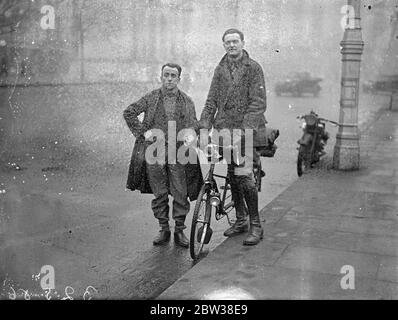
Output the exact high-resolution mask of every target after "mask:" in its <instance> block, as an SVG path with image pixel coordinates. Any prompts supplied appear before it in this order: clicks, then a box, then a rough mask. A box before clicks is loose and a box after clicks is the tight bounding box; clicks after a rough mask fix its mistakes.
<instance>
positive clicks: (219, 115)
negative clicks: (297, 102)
mask: <svg viewBox="0 0 398 320" xmlns="http://www.w3.org/2000/svg"><path fill="white" fill-rule="evenodd" d="M227 59H228V56H227V55H224V57H223V58H222V59H221V61H220V63H219V64H218V66H217V67H216V69H215V71H214V76H213V79H212V82H211V85H210V90H209V93H208V96H207V100H206V103H205V107H204V109H203V111H202V114H201V117H200V123H201V126H202V127H205V128H210V127H211V126H214V128H216V129H218V130H221V129H242V130H244V129H253V134H254V146H260V145H262V143H263V138H262V136H263V132H264V131H265V124H266V123H267V121H266V120H265V116H264V112H265V110H266V107H267V101H266V90H265V81H264V74H263V70H262V68H261V66H260V65H259V64H258V63H257V62H256V61H254V60H253V59H251V58H250V57H249V54H248V53H247V51H245V50H243V57H242V61H241V65H242V66H241V67H240V68H238V71H237V72H236V74H235V76H234V77H232V76H231V72H230V70H229V68H228V60H227Z"/></svg>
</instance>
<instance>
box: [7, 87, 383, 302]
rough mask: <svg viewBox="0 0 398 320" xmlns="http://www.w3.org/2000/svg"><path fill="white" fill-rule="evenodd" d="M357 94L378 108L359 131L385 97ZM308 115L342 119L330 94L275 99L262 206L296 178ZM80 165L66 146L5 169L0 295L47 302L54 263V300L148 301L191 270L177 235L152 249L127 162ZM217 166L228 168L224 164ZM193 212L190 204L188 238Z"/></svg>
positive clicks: (147, 219)
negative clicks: (272, 149)
mask: <svg viewBox="0 0 398 320" xmlns="http://www.w3.org/2000/svg"><path fill="white" fill-rule="evenodd" d="M203 97H205V93H201V94H200V95H199V94H198V95H197V96H196V97H195V95H193V98H194V100H195V102H196V101H198V102H197V105H196V107H197V112H198V115H199V114H200V110H201V108H200V106H201V105H202V104H201V100H203ZM361 98H362V99H370V100H372V103H373V106H374V109H372V110H360V116H359V118H360V125H365V121H364V120H365V119H366V118H367V117H368V116H369V114H370V113H373V112H375V111H377V107H379V106H380V105H379V104H378V101H379V99H381V98H380V97H377V96H362V97H361ZM372 103H368V105H372ZM310 109H314V110H315V111H316V112H318V113H319V114H320V115H321V116H322V117H325V118H330V119H331V120H335V121H336V120H338V94H337V95H336V92H335V91H334V92H327V91H326V90H324V92H323V94H321V96H320V97H319V98H305V97H303V98H293V97H280V98H277V97H274V96H273V94H272V93H269V99H268V110H267V113H266V117H267V120H268V121H269V125H270V126H272V127H276V128H278V129H279V130H280V132H281V135H280V137H279V138H278V140H277V145H278V146H279V148H278V150H277V153H276V155H275V158H263V159H262V165H263V169H264V170H265V172H266V174H267V175H266V177H265V178H264V179H263V184H262V192H261V194H260V200H259V207H260V208H262V207H263V206H265V205H266V204H267V203H268V202H270V201H271V200H272V199H273V198H275V197H276V196H277V195H278V194H279V193H280V192H282V191H283V190H284V189H285V188H287V187H288V186H289V185H290V184H291V183H292V182H293V181H294V180H296V179H297V176H296V167H295V165H296V164H295V161H296V155H297V151H296V141H297V139H298V138H299V137H300V135H301V129H300V128H299V123H298V122H297V121H296V116H297V115H300V114H303V113H305V112H308V111H309V110H310ZM2 110H4V109H2ZM328 131H329V133H330V136H331V139H330V140H329V141H328V146H327V149H326V151H327V152H328V154H332V150H333V146H334V137H335V134H336V128H333V127H330V126H329V127H328ZM130 148H131V149H132V145H131V146H130ZM131 149H130V150H131ZM83 159H84V161H81V159H78V160H76V159H75V158H74V157H73V154H72V155H69V156H68V157H65V152H63V150H62V148H61V147H60V148H59V149H57V150H54V149H52V150H48V151H46V150H44V151H43V152H41V153H40V154H38V153H35V154H34V155H33V153H29V152H27V154H25V156H24V157H21V158H19V159H11V160H10V161H8V162H7V163H5V164H4V163H3V166H2V167H1V171H0V173H1V181H0V183H1V185H0V190H1V194H0V299H8V298H14V297H17V298H19V299H23V298H26V297H27V296H26V292H28V293H29V294H30V296H31V298H40V299H44V298H46V297H45V292H44V290H43V289H42V288H41V286H40V280H41V279H42V278H43V274H41V275H40V270H41V268H42V266H44V265H51V266H53V267H54V272H55V290H52V291H51V292H50V294H49V297H52V298H53V299H62V298H67V297H73V298H74V299H83V298H89V297H95V298H106V299H151V298H155V297H156V296H158V295H159V294H160V293H161V292H163V291H164V290H165V289H166V288H167V287H168V286H170V285H171V284H172V283H173V282H174V281H176V280H177V279H178V278H179V277H181V276H182V275H183V274H184V273H185V272H186V271H187V270H188V269H190V268H191V267H192V265H193V263H192V260H191V258H190V256H189V250H187V249H183V248H179V247H176V246H175V245H174V243H173V238H172V239H171V242H170V243H169V244H167V245H165V246H162V247H154V246H153V245H152V239H153V238H154V237H155V236H156V234H157V232H158V227H157V223H156V220H155V219H154V217H153V214H152V212H151V209H150V201H151V199H152V196H151V195H142V194H139V193H138V192H131V191H126V190H125V181H126V174H127V166H128V162H129V158H125V159H123V161H121V162H118V163H116V162H115V164H113V163H112V164H110V163H109V162H105V164H104V166H103V167H102V168H98V167H97V168H95V170H90V169H88V168H87V167H86V166H85V165H84V163H86V162H87V161H90V158H83ZM16 160H17V161H18V162H16ZM123 163H124V165H123ZM217 170H218V171H220V172H223V171H225V166H219V168H218V169H217ZM205 172H207V170H206V167H205V166H203V173H205ZM193 207H194V203H191V212H190V214H189V215H188V217H187V221H186V222H187V229H186V230H185V232H186V234H187V235H189V230H190V222H191V221H190V220H191V218H192V210H193ZM214 226H215V227H214V235H213V238H212V241H211V247H210V250H211V249H213V248H214V247H215V246H217V245H218V244H220V243H221V242H222V241H223V239H224V237H223V235H222V232H223V231H224V230H225V228H226V227H227V223H226V221H225V219H224V220H221V221H218V222H216V223H215V224H214ZM90 286H91V287H90ZM14 292H15V295H14Z"/></svg>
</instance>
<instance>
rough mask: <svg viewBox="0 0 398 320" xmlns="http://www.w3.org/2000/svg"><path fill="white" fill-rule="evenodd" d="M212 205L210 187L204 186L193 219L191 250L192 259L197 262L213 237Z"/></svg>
mask: <svg viewBox="0 0 398 320" xmlns="http://www.w3.org/2000/svg"><path fill="white" fill-rule="evenodd" d="M210 217H211V204H210V187H209V186H207V185H204V186H202V189H201V190H200V192H199V196H198V199H197V200H196V204H195V210H194V212H193V217H192V226H191V238H190V241H189V249H190V254H191V258H192V259H193V260H197V259H198V258H199V256H200V254H201V252H202V250H203V246H204V245H205V244H207V243H208V242H209V240H210V239H209V237H211V229H210Z"/></svg>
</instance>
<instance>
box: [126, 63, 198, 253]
mask: <svg viewBox="0 0 398 320" xmlns="http://www.w3.org/2000/svg"><path fill="white" fill-rule="evenodd" d="M181 70H182V69H181V67H180V66H179V65H177V64H174V63H167V64H165V65H164V66H163V67H162V70H161V81H162V87H161V88H160V89H156V90H153V91H151V92H150V93H148V94H147V95H145V96H144V97H142V98H141V99H139V100H138V101H136V102H134V103H132V104H131V105H129V106H128V107H127V109H126V110H125V111H124V113H123V116H124V118H125V120H126V123H127V125H128V127H129V128H130V130H131V132H132V133H133V134H134V136H135V137H136V138H143V136H144V137H145V140H146V141H149V140H151V139H152V138H153V137H154V136H156V135H155V132H156V130H155V129H157V130H158V131H159V130H161V131H162V132H163V133H164V136H165V141H164V142H165V146H164V147H165V148H164V150H169V149H168V144H174V145H176V149H177V148H178V147H179V146H180V145H181V142H177V141H175V137H174V139H173V138H172V137H171V136H169V135H168V127H169V122H170V121H174V122H175V126H176V132H177V133H178V132H180V131H181V130H184V129H186V130H187V132H189V129H190V130H191V132H192V135H191V136H190V139H192V137H193V136H194V135H195V132H194V130H195V129H197V125H198V123H197V118H196V113H195V106H194V103H193V101H192V99H191V98H190V97H189V96H188V95H187V94H185V93H184V92H182V91H181V90H179V89H178V87H177V85H178V83H179V81H180V77H181ZM142 112H144V120H143V122H142V123H141V122H140V121H139V120H138V118H137V117H138V115H140V114H141V113H142ZM149 118H150V119H149ZM155 138H158V137H155ZM158 142H159V141H158ZM160 152H161V151H160ZM158 156H159V155H158ZM171 158H174V160H173V161H169V160H170V159H171ZM132 159H134V154H133V157H132ZM146 160H148V159H146ZM135 165H137V164H135V163H131V164H130V173H129V179H128V182H127V188H129V189H132V190H133V189H140V190H141V192H146V191H145V190H142V188H140V187H137V188H136V187H134V186H131V183H130V181H131V180H133V179H132V177H131V176H130V174H131V172H137V170H132V168H134V166H135ZM144 170H145V167H144ZM138 171H139V170H138ZM146 174H147V178H148V180H149V185H150V189H151V191H152V193H153V194H154V196H155V199H154V200H153V201H152V210H153V213H154V215H155V218H157V219H158V221H159V225H160V232H159V235H158V236H157V237H156V238H155V239H154V240H153V244H154V245H161V244H165V243H167V242H168V241H169V240H170V234H171V232H170V227H169V197H168V195H169V194H171V195H172V196H173V219H174V221H175V228H174V240H175V242H176V244H178V245H180V246H182V247H185V248H187V247H188V246H189V241H188V239H187V237H186V236H185V235H184V232H183V230H184V229H185V228H186V226H185V218H186V216H187V214H188V212H189V208H190V203H189V201H188V196H189V198H190V199H191V200H195V199H196V197H197V193H198V191H199V189H200V187H201V184H202V182H203V178H202V173H201V170H200V164H199V162H197V164H192V163H188V164H181V163H180V162H179V159H175V157H174V156H173V157H172V156H171V155H170V154H167V152H166V154H165V162H164V163H159V162H154V163H152V162H151V161H147V164H146ZM136 185H137V184H136ZM139 185H145V183H143V184H139Z"/></svg>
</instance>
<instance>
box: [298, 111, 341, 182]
mask: <svg viewBox="0 0 398 320" xmlns="http://www.w3.org/2000/svg"><path fill="white" fill-rule="evenodd" d="M297 119H300V120H304V122H303V124H302V128H303V135H302V137H301V138H300V140H298V141H297V143H298V144H299V147H298V148H297V150H298V156H297V174H298V176H299V177H301V175H302V174H303V172H304V170H307V169H310V168H311V167H312V166H313V165H314V164H315V163H317V162H318V161H319V160H320V159H321V157H322V156H324V155H325V154H326V152H325V151H324V148H325V145H326V142H327V141H328V139H329V133H328V132H327V131H326V130H325V127H326V125H325V122H330V123H333V124H335V125H338V123H337V122H335V121H331V120H327V119H323V118H320V117H319V116H318V115H317V114H316V113H315V112H314V111H312V110H311V112H310V113H308V114H305V115H303V116H298V117H297Z"/></svg>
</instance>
